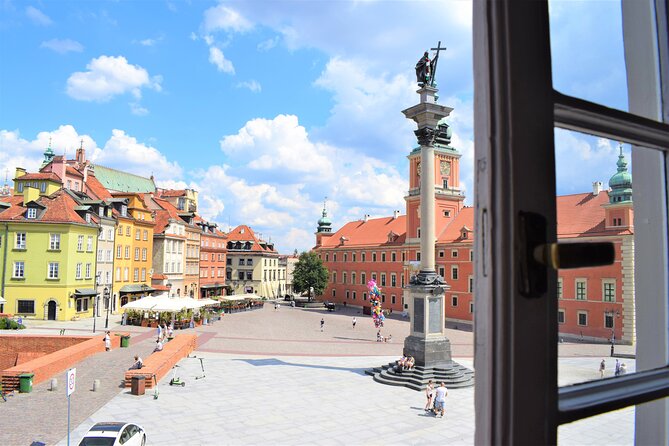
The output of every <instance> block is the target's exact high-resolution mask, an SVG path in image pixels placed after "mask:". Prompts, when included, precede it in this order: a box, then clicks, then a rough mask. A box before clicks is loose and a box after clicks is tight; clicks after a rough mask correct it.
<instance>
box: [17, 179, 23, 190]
mask: <svg viewBox="0 0 669 446" xmlns="http://www.w3.org/2000/svg"><path fill="white" fill-rule="evenodd" d="M16 189H18V191H19V192H23V181H19V182H18V184H17V186H16Z"/></svg>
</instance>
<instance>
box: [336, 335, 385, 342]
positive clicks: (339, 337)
mask: <svg viewBox="0 0 669 446" xmlns="http://www.w3.org/2000/svg"><path fill="white" fill-rule="evenodd" d="M332 338H333V339H347V340H349V341H365V342H375V340H374V339H369V338H347V337H344V336H333V337H332Z"/></svg>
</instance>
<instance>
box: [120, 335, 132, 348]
mask: <svg viewBox="0 0 669 446" xmlns="http://www.w3.org/2000/svg"><path fill="white" fill-rule="evenodd" d="M129 346H130V335H121V347H129Z"/></svg>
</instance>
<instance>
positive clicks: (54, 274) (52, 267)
mask: <svg viewBox="0 0 669 446" xmlns="http://www.w3.org/2000/svg"><path fill="white" fill-rule="evenodd" d="M46 277H47V279H51V280H56V279H59V278H60V265H59V263H58V262H49V263H48V265H47V276H46Z"/></svg>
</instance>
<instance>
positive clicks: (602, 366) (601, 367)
mask: <svg viewBox="0 0 669 446" xmlns="http://www.w3.org/2000/svg"><path fill="white" fill-rule="evenodd" d="M604 370H606V361H604V360H603V359H602V362H600V363H599V377H600V378H604Z"/></svg>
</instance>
